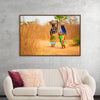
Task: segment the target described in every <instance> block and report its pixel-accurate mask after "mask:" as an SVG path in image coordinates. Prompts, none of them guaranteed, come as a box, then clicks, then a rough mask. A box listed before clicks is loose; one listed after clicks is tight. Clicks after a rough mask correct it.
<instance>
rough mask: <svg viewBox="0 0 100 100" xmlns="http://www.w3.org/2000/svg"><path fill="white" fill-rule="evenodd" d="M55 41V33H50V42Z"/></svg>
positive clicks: (54, 42)
mask: <svg viewBox="0 0 100 100" xmlns="http://www.w3.org/2000/svg"><path fill="white" fill-rule="evenodd" d="M56 41H57V39H56V34H52V35H51V36H50V43H51V44H56Z"/></svg>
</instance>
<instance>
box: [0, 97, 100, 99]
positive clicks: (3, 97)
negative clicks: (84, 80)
mask: <svg viewBox="0 0 100 100" xmlns="http://www.w3.org/2000/svg"><path fill="white" fill-rule="evenodd" d="M0 100H8V99H7V98H5V97H0ZM94 100H100V97H95V99H94Z"/></svg>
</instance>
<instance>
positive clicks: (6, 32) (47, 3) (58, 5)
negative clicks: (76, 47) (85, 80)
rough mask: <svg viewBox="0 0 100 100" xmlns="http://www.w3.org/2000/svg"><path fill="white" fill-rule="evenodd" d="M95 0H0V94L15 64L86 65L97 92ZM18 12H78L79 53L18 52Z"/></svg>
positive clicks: (99, 45)
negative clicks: (31, 54) (79, 23)
mask: <svg viewBox="0 0 100 100" xmlns="http://www.w3.org/2000/svg"><path fill="white" fill-rule="evenodd" d="M99 10H100V1H99V0H0V95H4V91H3V80H4V78H5V76H6V75H7V71H8V70H12V69H16V68H59V67H62V66H69V67H76V68H81V69H87V70H88V71H89V73H90V74H91V75H92V76H93V77H94V78H95V80H96V82H97V90H96V95H100V86H99V84H100V74H99V70H100V40H99V39H100V28H99V26H100V13H99ZM20 14H81V17H82V20H81V23H82V25H81V56H80V57H79V56H78V57H77V56H31V57H30V56H24V57H22V56H19V15H20Z"/></svg>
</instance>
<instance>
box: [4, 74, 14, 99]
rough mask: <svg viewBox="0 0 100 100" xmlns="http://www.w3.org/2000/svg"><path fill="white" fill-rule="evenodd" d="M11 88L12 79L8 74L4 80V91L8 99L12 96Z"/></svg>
mask: <svg viewBox="0 0 100 100" xmlns="http://www.w3.org/2000/svg"><path fill="white" fill-rule="evenodd" d="M12 90H13V84H12V80H11V78H10V77H9V76H7V77H6V78H5V80H4V91H5V94H6V96H7V98H8V99H9V100H12V98H13V94H12Z"/></svg>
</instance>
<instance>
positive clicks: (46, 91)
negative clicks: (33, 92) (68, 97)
mask: <svg viewBox="0 0 100 100" xmlns="http://www.w3.org/2000/svg"><path fill="white" fill-rule="evenodd" d="M37 91H38V95H41V96H61V95H62V94H63V93H62V92H63V89H62V87H39V88H38V89H37Z"/></svg>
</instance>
